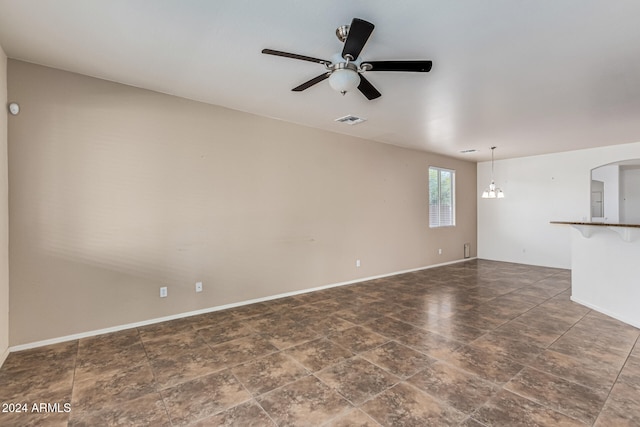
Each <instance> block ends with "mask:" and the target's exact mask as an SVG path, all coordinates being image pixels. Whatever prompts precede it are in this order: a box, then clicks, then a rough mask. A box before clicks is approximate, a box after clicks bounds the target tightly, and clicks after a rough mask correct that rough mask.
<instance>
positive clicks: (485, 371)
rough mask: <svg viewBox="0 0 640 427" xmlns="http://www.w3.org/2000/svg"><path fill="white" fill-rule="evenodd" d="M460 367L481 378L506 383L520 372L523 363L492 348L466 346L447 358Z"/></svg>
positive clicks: (446, 359) (447, 360)
mask: <svg viewBox="0 0 640 427" xmlns="http://www.w3.org/2000/svg"><path fill="white" fill-rule="evenodd" d="M445 361H446V362H447V363H450V364H452V365H454V366H456V367H458V368H460V369H464V370H466V371H469V372H471V373H473V374H475V375H478V376H479V377H481V378H484V379H486V380H489V381H493V382H496V383H506V382H507V381H509V380H510V379H511V378H513V376H514V375H515V374H517V373H518V372H520V370H521V369H522V367H523V366H522V365H521V364H519V363H517V362H515V361H513V360H511V359H509V358H507V357H504V356H502V355H500V354H496V353H494V352H493V351H492V350H487V349H483V348H477V347H473V346H471V345H468V346H464V347H461V348H459V349H458V350H456V351H454V352H452V353H451V354H450V355H449V356H447V357H446V358H445Z"/></svg>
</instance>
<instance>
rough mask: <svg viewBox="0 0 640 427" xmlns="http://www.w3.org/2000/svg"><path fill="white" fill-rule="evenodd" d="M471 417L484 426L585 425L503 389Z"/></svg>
mask: <svg viewBox="0 0 640 427" xmlns="http://www.w3.org/2000/svg"><path fill="white" fill-rule="evenodd" d="M471 417H472V418H473V419H474V420H477V421H479V422H480V423H482V425H486V426H509V427H516V426H523V427H524V426H549V427H573V426H575V427H578V426H580V427H584V426H585V424H584V423H582V422H580V421H578V420H576V419H573V418H570V417H568V416H566V415H564V414H561V413H559V412H556V411H554V410H552V409H549V408H546V407H544V406H542V405H539V404H538V403H535V402H532V401H531V400H529V399H525V398H524V397H521V396H518V395H516V394H513V393H511V392H508V391H504V390H503V391H501V392H499V393H498V394H497V395H496V396H495V397H493V398H492V399H490V400H489V401H488V402H487V403H485V404H484V405H483V406H482V407H480V408H479V409H478V410H476V411H475V412H474V413H473V414H472V415H471Z"/></svg>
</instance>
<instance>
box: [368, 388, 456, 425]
mask: <svg viewBox="0 0 640 427" xmlns="http://www.w3.org/2000/svg"><path fill="white" fill-rule="evenodd" d="M361 409H362V410H363V411H364V412H365V413H367V414H368V415H369V416H370V417H371V418H373V419H374V420H376V421H377V422H379V423H380V424H382V425H384V426H416V427H423V426H430V425H433V426H445V425H457V424H459V423H460V422H462V421H463V420H464V419H465V418H466V416H465V415H464V414H463V413H462V412H458V411H457V410H455V409H453V408H451V407H449V406H447V405H445V404H443V403H441V402H439V401H438V400H436V399H434V398H432V397H431V396H429V395H427V394H426V393H424V392H422V391H420V390H418V389H417V388H415V387H413V386H411V385H408V384H406V383H401V384H397V385H396V386H394V387H393V388H391V389H389V390H387V391H385V392H384V393H382V394H380V395H378V396H376V398H375V399H372V400H370V401H368V402H367V403H365V404H364V405H362V407H361Z"/></svg>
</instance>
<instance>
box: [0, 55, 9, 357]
mask: <svg viewBox="0 0 640 427" xmlns="http://www.w3.org/2000/svg"><path fill="white" fill-rule="evenodd" d="M0 100H1V101H2V109H1V111H0V129H2V132H0V366H2V364H3V363H4V361H5V359H6V358H7V356H8V354H9V233H8V225H9V194H8V165H7V141H8V138H9V131H8V114H7V108H6V105H7V101H8V96H7V55H6V54H5V53H4V50H3V49H2V46H0Z"/></svg>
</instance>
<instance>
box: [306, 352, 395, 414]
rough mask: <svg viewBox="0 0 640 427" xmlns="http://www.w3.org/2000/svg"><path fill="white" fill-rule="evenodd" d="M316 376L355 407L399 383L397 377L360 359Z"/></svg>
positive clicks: (338, 365)
mask: <svg viewBox="0 0 640 427" xmlns="http://www.w3.org/2000/svg"><path fill="white" fill-rule="evenodd" d="M316 376H317V377H318V378H319V379H320V380H321V381H322V382H323V383H325V384H327V385H328V386H329V387H331V388H333V389H335V390H336V391H337V392H338V393H340V394H341V395H342V396H344V397H345V398H346V399H347V400H348V401H349V402H351V403H353V404H354V405H359V404H361V403H362V402H364V401H366V400H367V399H370V398H372V397H373V396H375V395H376V394H378V393H380V392H382V391H383V390H385V389H387V388H389V387H391V386H393V385H394V384H396V383H397V382H398V381H399V379H398V377H396V376H395V375H392V374H390V373H389V372H386V371H384V370H383V369H381V368H379V367H377V366H376V365H374V364H372V363H370V362H368V361H366V360H364V359H362V358H360V357H354V358H352V359H349V360H346V361H344V362H342V363H339V364H337V365H333V366H330V367H328V368H326V369H323V370H322V371H319V372H316Z"/></svg>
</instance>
